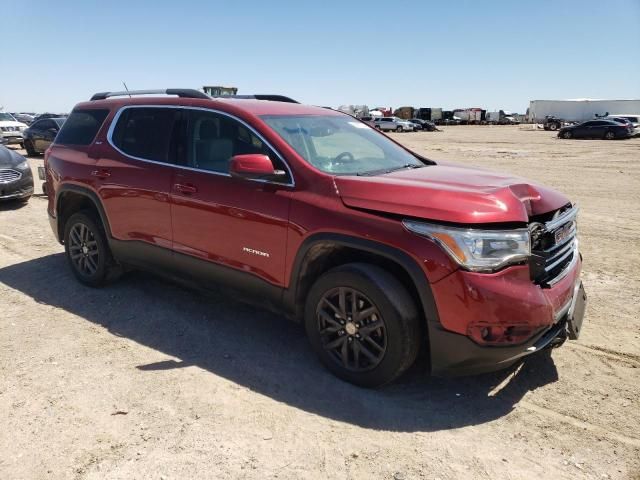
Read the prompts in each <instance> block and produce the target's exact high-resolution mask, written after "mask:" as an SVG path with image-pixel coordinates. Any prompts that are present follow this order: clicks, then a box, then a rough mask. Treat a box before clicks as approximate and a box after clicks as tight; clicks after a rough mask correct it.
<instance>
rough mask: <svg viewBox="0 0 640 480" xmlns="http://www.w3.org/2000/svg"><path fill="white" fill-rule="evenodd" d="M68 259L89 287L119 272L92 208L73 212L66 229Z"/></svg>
mask: <svg viewBox="0 0 640 480" xmlns="http://www.w3.org/2000/svg"><path fill="white" fill-rule="evenodd" d="M64 247H65V254H66V256H67V261H68V262H69V266H70V267H71V271H72V272H73V274H74V275H75V276H76V278H77V279H78V280H79V281H80V282H81V283H84V284H85V285H88V286H90V287H100V286H102V285H104V284H105V283H106V282H107V281H109V280H111V279H112V278H114V277H115V276H117V274H118V273H119V271H120V270H119V268H118V266H117V265H116V264H115V262H114V260H113V257H112V256H111V251H110V250H109V244H108V243H107V239H106V235H105V233H104V229H103V228H102V224H101V222H100V220H99V219H97V218H96V216H95V215H94V214H93V212H91V211H87V210H85V211H82V212H78V213H74V214H73V215H71V216H70V217H69V219H68V220H67V223H66V224H65V229H64Z"/></svg>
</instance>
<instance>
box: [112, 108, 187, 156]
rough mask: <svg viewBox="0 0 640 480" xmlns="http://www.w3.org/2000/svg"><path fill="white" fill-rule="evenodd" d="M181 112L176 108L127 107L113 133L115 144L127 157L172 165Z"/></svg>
mask: <svg viewBox="0 0 640 480" xmlns="http://www.w3.org/2000/svg"><path fill="white" fill-rule="evenodd" d="M179 117H180V110H178V109H175V108H145V107H141V108H128V109H126V110H124V111H123V112H122V114H121V115H120V118H119V119H118V123H117V124H116V126H115V129H114V131H113V136H112V141H113V144H114V145H115V146H116V147H118V148H119V149H120V150H122V151H123V152H124V153H126V154H127V155H131V156H132V157H137V158H141V159H144V160H153V161H156V162H170V161H171V159H170V158H169V157H170V156H171V157H172V156H173V155H170V154H169V151H170V145H171V144H172V137H173V136H174V134H175V132H174V130H177V126H178V120H179Z"/></svg>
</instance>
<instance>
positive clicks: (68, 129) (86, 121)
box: [56, 110, 109, 145]
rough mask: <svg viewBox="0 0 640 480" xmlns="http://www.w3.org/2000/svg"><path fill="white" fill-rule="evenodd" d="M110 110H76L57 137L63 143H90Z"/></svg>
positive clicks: (59, 142) (57, 141)
mask: <svg viewBox="0 0 640 480" xmlns="http://www.w3.org/2000/svg"><path fill="white" fill-rule="evenodd" d="M108 114H109V110H74V111H73V112H71V115H69V118H67V120H66V121H65V122H64V125H63V126H62V129H61V130H60V132H59V133H58V136H57V137H56V143H58V144H62V145H89V144H90V143H91V142H93V139H94V138H96V135H97V134H98V130H100V127H101V126H102V123H103V122H104V119H105V118H107V115H108Z"/></svg>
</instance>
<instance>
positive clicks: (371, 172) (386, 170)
mask: <svg viewBox="0 0 640 480" xmlns="http://www.w3.org/2000/svg"><path fill="white" fill-rule="evenodd" d="M422 167H424V165H422V164H420V163H406V164H404V165H400V166H399V167H393V168H380V169H378V170H369V171H368V172H358V173H357V175H358V176H359V177H364V176H368V175H381V174H385V173H391V172H395V171H397V170H403V169H405V168H411V169H413V168H422Z"/></svg>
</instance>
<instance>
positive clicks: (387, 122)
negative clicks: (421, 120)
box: [375, 117, 415, 133]
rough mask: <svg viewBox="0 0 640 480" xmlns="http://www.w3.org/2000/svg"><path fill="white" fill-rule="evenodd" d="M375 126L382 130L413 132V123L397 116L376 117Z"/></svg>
mask: <svg viewBox="0 0 640 480" xmlns="http://www.w3.org/2000/svg"><path fill="white" fill-rule="evenodd" d="M375 128H377V129H378V130H381V131H383V132H387V131H388V132H398V133H400V132H413V131H414V130H415V125H414V124H413V123H411V122H409V121H407V120H403V119H401V118H398V117H378V118H376V119H375Z"/></svg>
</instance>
